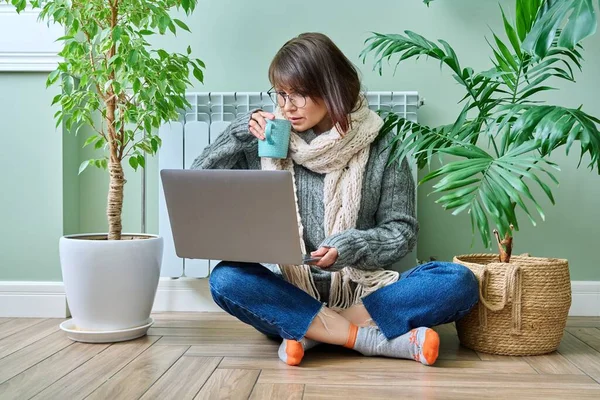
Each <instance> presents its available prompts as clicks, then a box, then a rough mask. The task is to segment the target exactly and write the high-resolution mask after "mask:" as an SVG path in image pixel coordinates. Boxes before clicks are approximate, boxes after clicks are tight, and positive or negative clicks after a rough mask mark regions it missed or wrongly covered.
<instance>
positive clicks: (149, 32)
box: [139, 29, 155, 36]
mask: <svg viewBox="0 0 600 400" xmlns="http://www.w3.org/2000/svg"><path fill="white" fill-rule="evenodd" d="M139 33H140V35H144V36H149V35H154V34H155V33H154V32H153V31H151V30H148V29H142V30H140V32H139Z"/></svg>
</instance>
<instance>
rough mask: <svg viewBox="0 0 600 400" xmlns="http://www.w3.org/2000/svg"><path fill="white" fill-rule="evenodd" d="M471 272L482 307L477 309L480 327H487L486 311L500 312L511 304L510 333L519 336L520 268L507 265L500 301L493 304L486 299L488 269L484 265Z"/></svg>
mask: <svg viewBox="0 0 600 400" xmlns="http://www.w3.org/2000/svg"><path fill="white" fill-rule="evenodd" d="M472 270H473V273H475V275H476V276H477V278H478V279H477V280H478V281H479V301H480V302H481V304H482V305H483V307H480V308H479V311H480V312H479V323H480V324H481V326H483V327H485V326H486V325H487V312H486V309H488V310H490V311H501V310H503V309H504V307H506V305H507V304H508V303H510V302H512V333H514V334H520V333H521V296H522V285H521V267H520V266H519V265H517V264H512V263H510V264H507V268H506V270H505V271H504V287H503V288H502V300H500V301H499V302H497V303H493V302H491V301H489V300H487V299H486V296H487V283H488V279H489V275H490V271H489V270H488V267H487V266H485V265H484V266H482V267H480V268H473V269H472Z"/></svg>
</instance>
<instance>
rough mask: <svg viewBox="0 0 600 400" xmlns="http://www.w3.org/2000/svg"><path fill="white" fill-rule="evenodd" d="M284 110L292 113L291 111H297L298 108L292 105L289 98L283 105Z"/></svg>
mask: <svg viewBox="0 0 600 400" xmlns="http://www.w3.org/2000/svg"><path fill="white" fill-rule="evenodd" d="M283 109H284V110H285V111H291V110H295V109H296V106H295V105H294V104H292V102H291V101H290V99H289V98H288V99H287V100H286V102H285V104H284V105H283Z"/></svg>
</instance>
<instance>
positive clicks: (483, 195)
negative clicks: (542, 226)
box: [361, 0, 600, 262]
mask: <svg viewBox="0 0 600 400" xmlns="http://www.w3.org/2000/svg"><path fill="white" fill-rule="evenodd" d="M431 1H432V0H425V3H429V2H431ZM593 3H594V1H593V0H560V1H556V0H516V9H515V21H514V22H511V21H510V20H509V19H508V18H507V16H506V14H505V13H504V10H502V8H501V14H502V19H503V22H504V30H505V34H506V37H507V38H508V42H506V41H505V40H502V39H500V38H499V37H498V35H496V34H495V33H494V34H493V41H492V42H491V43H490V42H489V41H488V43H489V45H490V47H491V49H492V53H493V58H492V62H493V67H492V68H491V69H489V70H487V71H482V72H475V71H474V70H473V69H472V68H469V67H464V66H462V65H461V64H460V62H459V59H458V56H457V55H456V52H455V51H454V49H453V48H452V47H451V46H450V44H448V43H447V42H446V41H444V40H439V41H438V42H439V45H438V44H436V43H434V42H432V41H430V40H427V39H426V38H424V37H423V36H421V35H418V34H416V33H414V32H411V31H405V32H404V33H405V35H401V34H380V33H374V34H373V36H371V37H369V38H368V39H367V40H366V42H365V44H366V46H365V48H364V50H363V51H362V53H361V57H362V60H363V62H365V60H366V57H367V56H368V55H370V54H372V55H373V56H374V59H375V66H374V68H376V69H378V71H379V73H380V74H381V73H382V67H383V63H384V61H390V60H391V59H392V58H394V57H397V63H396V68H397V67H398V64H400V63H401V62H402V61H404V60H407V59H409V58H412V57H416V58H419V57H420V56H427V57H431V58H434V59H437V60H439V61H440V63H441V64H442V65H444V66H446V67H448V68H450V69H451V70H452V72H453V77H454V79H455V80H456V81H457V82H458V83H459V84H460V85H461V86H462V87H463V88H464V89H465V92H466V94H465V96H464V97H463V98H462V100H461V101H460V102H461V103H464V106H463V108H462V110H461V112H460V114H459V115H458V117H457V118H456V120H455V121H454V122H453V123H452V124H448V125H442V126H437V127H429V126H425V125H422V124H418V123H414V122H411V121H408V120H406V119H403V118H399V117H396V116H395V115H393V114H388V115H386V116H385V124H384V127H383V129H382V131H381V135H382V136H383V135H385V134H387V133H389V132H391V131H394V132H395V135H394V137H393V139H392V141H391V142H390V146H391V147H392V152H391V155H390V159H389V162H390V163H394V162H398V161H399V160H402V159H403V158H404V157H405V156H407V155H409V154H412V157H413V158H414V160H415V162H416V164H417V167H418V168H419V169H422V168H424V167H425V166H429V167H431V160H432V158H433V156H434V155H438V156H439V157H440V160H441V159H442V155H451V156H455V157H457V158H452V161H447V162H444V163H443V164H442V166H441V167H440V168H438V169H435V170H433V171H432V172H430V173H429V174H428V175H426V176H425V177H424V178H423V179H422V180H421V181H420V182H419V184H421V183H424V182H427V181H430V180H433V179H439V181H438V182H437V183H436V184H435V185H434V186H433V189H434V190H433V193H436V194H441V197H440V198H439V199H437V200H436V203H440V204H441V205H442V207H444V208H445V209H448V210H453V211H452V213H453V214H454V215H457V214H460V213H462V212H465V211H466V212H467V213H468V214H469V215H470V218H471V226H472V228H473V235H474V234H475V227H477V229H478V231H479V233H480V235H481V239H482V241H483V244H484V245H485V246H486V247H488V248H489V247H490V245H491V235H490V221H489V220H490V219H491V221H492V222H493V224H494V225H495V226H496V227H497V229H494V231H493V233H494V235H495V236H496V240H497V242H498V247H499V251H500V259H501V261H503V262H509V260H510V255H511V250H512V234H513V233H512V230H513V229H515V230H518V229H519V223H518V221H517V213H516V211H517V207H518V208H520V209H521V210H522V211H523V212H524V213H525V215H527V217H528V218H529V220H530V221H531V222H532V224H533V225H535V224H536V222H535V219H534V217H533V214H534V213H533V212H532V211H530V207H532V205H533V207H534V208H535V209H536V211H537V213H538V214H539V216H540V217H541V218H542V220H543V219H544V218H545V216H544V212H543V210H542V208H541V206H540V205H539V202H538V201H537V199H536V197H535V196H534V195H533V193H532V190H531V186H532V184H533V185H537V186H539V187H540V188H541V189H542V190H543V192H544V193H545V194H546V195H547V196H548V198H549V199H550V201H551V202H552V204H554V197H553V195H552V190H551V188H550V187H549V185H548V184H547V183H546V182H545V181H544V180H547V179H549V180H551V181H553V182H554V183H558V180H557V179H556V177H555V176H554V174H553V173H552V170H558V169H559V168H558V166H557V165H556V164H554V163H553V162H551V161H550V160H548V157H549V156H550V154H551V153H552V152H553V151H554V150H556V149H557V148H559V147H562V146H565V149H566V153H567V154H569V151H570V150H571V147H572V145H573V144H574V143H575V142H577V143H578V144H579V146H580V148H581V154H580V156H579V165H580V164H581V161H582V159H583V157H584V155H585V154H586V153H587V154H588V155H589V158H590V162H589V168H590V169H593V168H597V169H598V172H599V173H600V132H599V131H598V128H597V124H599V123H600V120H598V119H597V118H595V117H593V116H591V115H589V114H586V113H585V112H584V111H582V109H581V108H582V107H578V108H575V109H573V108H566V107H561V106H556V105H547V104H543V102H541V101H539V100H535V97H534V95H536V94H538V93H540V92H545V91H548V90H551V89H553V88H552V87H551V86H548V85H547V81H548V80H549V79H552V78H557V79H563V80H567V81H571V82H574V76H573V69H574V68H578V69H581V63H582V56H581V52H582V50H583V48H582V46H581V44H580V42H581V40H582V39H584V38H585V37H587V36H590V35H592V34H594V33H595V31H596V25H597V21H596V14H595V10H594V4H593ZM565 20H566V22H565ZM579 165H578V166H579ZM527 203H528V204H529V207H528V205H527Z"/></svg>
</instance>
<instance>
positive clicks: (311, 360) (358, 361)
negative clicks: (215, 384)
mask: <svg viewBox="0 0 600 400" xmlns="http://www.w3.org/2000/svg"><path fill="white" fill-rule="evenodd" d="M434 367H435V368H432V367H428V366H426V365H423V364H421V363H418V362H415V361H414V360H398V359H393V358H382V357H364V356H360V355H359V356H340V355H331V356H330V355H322V354H318V355H313V354H306V355H305V356H304V359H303V360H302V363H301V364H300V365H299V366H297V367H290V366H289V365H287V364H285V363H283V362H282V361H281V360H279V358H277V357H276V356H275V357H273V358H265V357H225V358H223V361H222V362H221V364H220V365H219V369H227V368H231V369H261V370H267V369H276V370H281V369H290V370H293V369H298V368H300V369H311V370H326V371H331V370H339V371H372V372H374V371H381V372H386V371H390V370H393V371H395V372H427V373H431V374H437V373H444V372H460V373H463V374H502V373H507V374H535V373H536V371H535V370H534V369H533V368H532V367H531V366H530V365H529V364H527V363H526V362H523V363H514V362H505V361H497V362H493V363H490V362H485V361H454V360H440V361H438V362H436V363H435V365H434Z"/></svg>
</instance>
